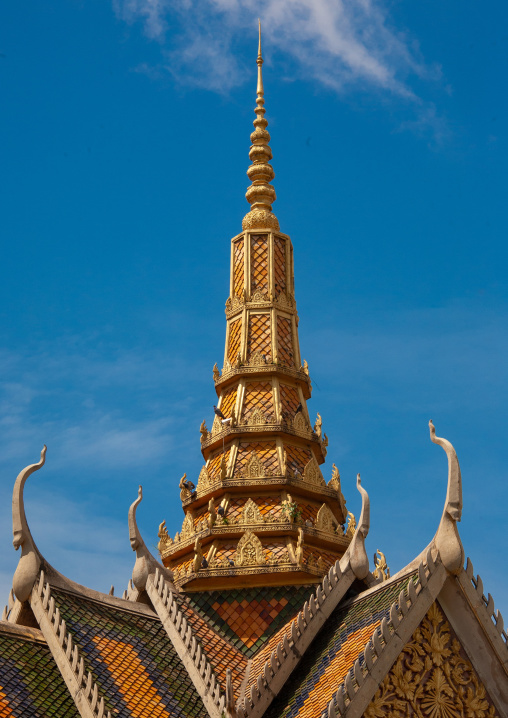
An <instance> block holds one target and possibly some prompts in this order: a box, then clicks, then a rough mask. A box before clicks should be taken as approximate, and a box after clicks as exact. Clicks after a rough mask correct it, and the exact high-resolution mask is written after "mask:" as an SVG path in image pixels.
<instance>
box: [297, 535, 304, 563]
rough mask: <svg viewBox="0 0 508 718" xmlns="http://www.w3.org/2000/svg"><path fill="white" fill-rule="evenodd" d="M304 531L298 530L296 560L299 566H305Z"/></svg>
mask: <svg viewBox="0 0 508 718" xmlns="http://www.w3.org/2000/svg"><path fill="white" fill-rule="evenodd" d="M303 538H304V537H303V529H302V528H300V529H298V543H297V544H296V551H295V558H296V563H297V564H298V566H301V565H302V564H303Z"/></svg>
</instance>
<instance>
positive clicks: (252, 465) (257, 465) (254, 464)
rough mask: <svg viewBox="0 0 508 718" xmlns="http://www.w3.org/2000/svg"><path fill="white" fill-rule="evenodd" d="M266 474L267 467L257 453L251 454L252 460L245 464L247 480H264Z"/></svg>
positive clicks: (244, 472)
mask: <svg viewBox="0 0 508 718" xmlns="http://www.w3.org/2000/svg"><path fill="white" fill-rule="evenodd" d="M265 474H266V471H265V467H264V466H263V464H262V463H261V459H260V458H259V456H258V455H257V453H256V452H255V451H252V452H251V455H250V458H249V460H248V461H247V463H246V464H245V468H244V470H243V475H244V477H245V478H246V479H259V478H263V477H264V476H265Z"/></svg>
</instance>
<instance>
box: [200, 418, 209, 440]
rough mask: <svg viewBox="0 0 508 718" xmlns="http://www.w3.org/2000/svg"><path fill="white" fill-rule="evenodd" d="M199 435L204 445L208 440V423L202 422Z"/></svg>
mask: <svg viewBox="0 0 508 718" xmlns="http://www.w3.org/2000/svg"><path fill="white" fill-rule="evenodd" d="M199 433H200V434H201V443H202V444H203V443H204V442H205V441H206V440H207V439H208V429H207V428H206V421H202V422H201V426H200V427H199Z"/></svg>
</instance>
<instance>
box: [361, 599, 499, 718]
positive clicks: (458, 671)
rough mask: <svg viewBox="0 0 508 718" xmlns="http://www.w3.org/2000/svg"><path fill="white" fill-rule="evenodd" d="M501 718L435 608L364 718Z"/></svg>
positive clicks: (413, 637)
mask: <svg viewBox="0 0 508 718" xmlns="http://www.w3.org/2000/svg"><path fill="white" fill-rule="evenodd" d="M413 716H414V718H501V715H500V714H499V713H498V712H497V711H496V709H495V707H494V704H493V703H492V701H491V699H490V696H489V695H488V693H487V691H486V689H485V687H484V685H483V684H482V682H481V681H480V679H479V678H478V675H477V673H476V671H475V670H474V668H473V666H472V665H471V663H470V661H469V660H468V658H467V656H466V654H465V652H464V649H463V648H462V646H461V645H460V643H459V641H458V639H457V636H456V635H455V633H454V631H453V629H452V627H451V626H450V624H449V623H448V621H447V620H446V618H445V616H444V614H443V613H442V611H441V609H440V607H439V605H438V604H437V603H433V605H432V606H431V607H430V609H429V611H428V613H427V615H426V616H425V618H424V619H423V621H422V622H421V623H420V625H419V626H418V628H417V629H416V631H415V632H414V634H413V636H412V639H411V641H410V642H409V643H408V644H406V646H405V647H404V650H403V651H402V653H401V654H400V656H399V657H398V658H397V661H396V662H395V664H394V665H393V667H392V669H391V670H390V672H389V673H388V675H387V676H386V678H385V679H384V680H383V682H382V683H381V685H380V686H379V688H378V691H377V693H376V695H375V696H374V698H373V700H372V702H371V703H370V705H369V706H368V708H367V710H366V711H365V713H364V718H413Z"/></svg>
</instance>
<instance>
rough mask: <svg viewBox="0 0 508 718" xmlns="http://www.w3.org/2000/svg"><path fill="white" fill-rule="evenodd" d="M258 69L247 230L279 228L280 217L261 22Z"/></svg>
mask: <svg viewBox="0 0 508 718" xmlns="http://www.w3.org/2000/svg"><path fill="white" fill-rule="evenodd" d="M256 63H257V66H258V84H257V97H256V108H255V109H254V112H255V113H256V119H255V120H254V123H253V124H254V127H255V129H254V132H253V133H252V134H251V136H250V139H251V142H252V145H251V148H250V151H249V157H250V159H251V162H252V164H251V166H250V167H249V169H248V170H247V176H248V178H249V179H250V180H251V182H252V184H251V186H250V187H249V188H248V190H247V192H246V194H245V196H246V198H247V201H248V202H249V203H250V205H251V210H250V212H248V213H247V214H246V215H245V217H244V218H243V222H242V227H243V229H254V228H256V229H279V222H278V220H277V217H276V216H275V215H274V214H273V212H272V204H273V202H275V199H276V194H275V190H274V188H273V187H272V185H271V184H270V181H271V180H273V178H274V177H275V172H274V171H273V167H272V166H271V164H270V160H271V159H272V151H271V149H270V147H269V144H268V143H269V142H270V134H269V133H268V131H267V129H266V128H267V125H268V121H267V120H266V119H265V108H264V104H265V100H264V95H265V91H264V87H263V70H262V67H263V55H262V52H261V21H259V45H258V56H257V60H256Z"/></svg>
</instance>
